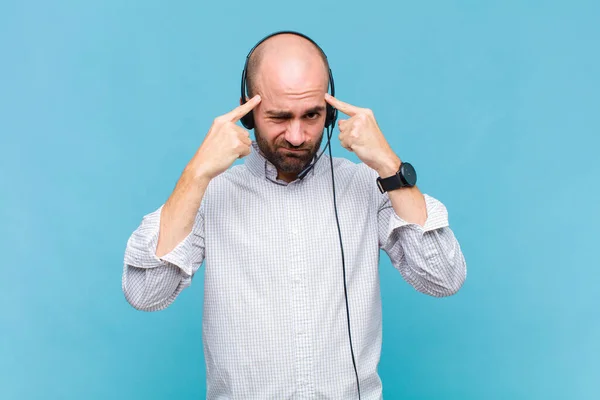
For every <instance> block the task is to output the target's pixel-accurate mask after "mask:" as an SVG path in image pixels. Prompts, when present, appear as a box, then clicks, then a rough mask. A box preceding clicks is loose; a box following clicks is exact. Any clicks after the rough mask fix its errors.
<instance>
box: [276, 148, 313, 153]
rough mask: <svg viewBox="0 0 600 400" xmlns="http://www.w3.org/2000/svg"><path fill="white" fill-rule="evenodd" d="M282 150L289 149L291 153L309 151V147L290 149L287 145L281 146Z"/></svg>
mask: <svg viewBox="0 0 600 400" xmlns="http://www.w3.org/2000/svg"><path fill="white" fill-rule="evenodd" d="M281 150H284V151H288V152H290V153H307V152H308V149H290V148H287V147H281Z"/></svg>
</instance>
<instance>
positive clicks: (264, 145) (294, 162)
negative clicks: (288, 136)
mask: <svg viewBox="0 0 600 400" xmlns="http://www.w3.org/2000/svg"><path fill="white" fill-rule="evenodd" d="M254 136H255V137H256V143H257V144H258V148H259V149H260V151H261V152H262V154H263V156H264V157H265V158H266V159H267V160H268V161H269V162H271V164H273V165H274V166H275V168H277V170H278V171H279V172H283V173H286V174H294V175H297V174H299V173H300V172H302V171H303V170H304V169H305V168H306V167H307V166H308V164H309V163H310V162H311V161H312V159H313V158H314V157H315V154H317V152H318V151H319V149H320V148H321V142H322V141H323V134H321V136H319V139H318V140H317V141H316V142H315V143H314V144H313V145H312V146H311V145H310V144H306V143H305V144H303V145H302V146H299V147H296V146H293V145H292V144H290V143H289V142H288V141H287V140H285V139H284V138H281V139H280V140H279V141H278V142H277V143H274V144H269V143H268V142H267V141H266V140H265V139H264V138H263V137H262V135H261V134H260V132H259V131H258V130H257V129H256V128H254ZM282 148H283V149H294V150H308V151H307V152H302V153H300V154H292V153H286V154H283V153H281V152H280V151H278V150H279V149H282Z"/></svg>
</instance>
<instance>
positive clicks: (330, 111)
mask: <svg viewBox="0 0 600 400" xmlns="http://www.w3.org/2000/svg"><path fill="white" fill-rule="evenodd" d="M336 119H337V110H336V109H335V108H333V106H331V105H330V104H327V116H326V118H325V127H328V126H331V128H332V129H333V128H334V126H333V124H335V120H336Z"/></svg>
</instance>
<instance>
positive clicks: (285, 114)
mask: <svg viewBox="0 0 600 400" xmlns="http://www.w3.org/2000/svg"><path fill="white" fill-rule="evenodd" d="M323 111H325V107H324V106H315V107H311V108H309V109H308V110H306V111H305V112H304V114H313V113H320V112H323ZM265 114H266V115H267V116H269V117H278V118H291V117H292V116H293V115H294V114H292V112H291V111H286V110H266V111H265Z"/></svg>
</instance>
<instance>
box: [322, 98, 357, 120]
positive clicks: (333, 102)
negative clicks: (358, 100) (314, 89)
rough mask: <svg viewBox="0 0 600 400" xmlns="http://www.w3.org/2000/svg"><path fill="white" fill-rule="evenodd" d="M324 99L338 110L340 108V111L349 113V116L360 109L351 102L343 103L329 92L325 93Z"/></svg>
mask: <svg viewBox="0 0 600 400" xmlns="http://www.w3.org/2000/svg"><path fill="white" fill-rule="evenodd" d="M325 101H326V102H328V103H329V104H331V105H332V106H334V107H335V108H337V109H338V110H340V111H341V112H343V113H344V114H346V115H349V116H350V117H352V116H354V115H356V114H357V113H358V112H359V111H360V108H359V107H356V106H353V105H352V104H348V103H344V102H343V101H341V100H338V99H336V98H335V97H333V96H332V95H330V94H329V93H325Z"/></svg>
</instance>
